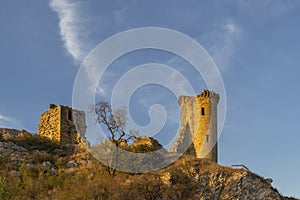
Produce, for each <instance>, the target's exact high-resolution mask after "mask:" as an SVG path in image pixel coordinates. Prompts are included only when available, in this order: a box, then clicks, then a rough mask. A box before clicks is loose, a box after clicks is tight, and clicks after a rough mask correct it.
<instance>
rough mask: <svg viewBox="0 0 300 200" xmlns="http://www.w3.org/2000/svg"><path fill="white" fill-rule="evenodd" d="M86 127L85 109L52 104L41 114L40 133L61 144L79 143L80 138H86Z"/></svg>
mask: <svg viewBox="0 0 300 200" xmlns="http://www.w3.org/2000/svg"><path fill="white" fill-rule="evenodd" d="M74 118H76V120H74ZM75 123H76V126H75ZM76 127H77V129H76ZM86 128H87V127H86V123H85V113H84V111H78V110H75V109H72V108H70V107H67V106H62V105H54V104H50V108H49V110H47V111H46V112H44V113H43V114H42V115H41V116H40V123H39V126H38V134H39V135H40V136H44V137H47V138H49V139H51V140H53V141H56V142H58V143H60V144H79V143H80V141H81V140H80V138H85V132H86Z"/></svg>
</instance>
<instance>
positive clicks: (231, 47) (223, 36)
mask: <svg viewBox="0 0 300 200" xmlns="http://www.w3.org/2000/svg"><path fill="white" fill-rule="evenodd" d="M241 38H242V29H241V27H240V26H238V25H237V24H236V23H234V22H233V21H231V20H228V21H226V22H225V23H222V24H219V25H217V26H216V27H215V29H214V30H213V31H212V32H210V33H208V34H206V35H204V36H203V37H199V38H196V40H198V41H200V42H201V41H203V43H206V44H207V45H206V48H207V49H206V50H207V51H208V53H209V54H210V55H211V56H212V58H213V60H214V62H215V63H216V64H217V66H218V68H219V69H220V70H226V69H228V68H229V67H230V62H231V59H232V58H233V57H234V54H235V53H236V51H237V48H238V45H239V43H240V41H241Z"/></svg>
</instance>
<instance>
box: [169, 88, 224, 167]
mask: <svg viewBox="0 0 300 200" xmlns="http://www.w3.org/2000/svg"><path fill="white" fill-rule="evenodd" d="M178 102H179V105H180V120H181V126H180V129H179V133H178V138H177V140H176V141H175V143H174V146H173V147H172V148H171V151H173V152H178V153H184V152H185V151H186V150H187V153H188V154H192V155H195V156H196V157H197V158H208V159H210V160H212V161H214V162H218V145H217V139H218V133H217V129H218V128H217V104H218V102H219V95H218V94H216V93H214V92H212V91H209V90H203V91H202V93H201V94H200V95H197V96H195V97H191V96H180V97H179V99H178Z"/></svg>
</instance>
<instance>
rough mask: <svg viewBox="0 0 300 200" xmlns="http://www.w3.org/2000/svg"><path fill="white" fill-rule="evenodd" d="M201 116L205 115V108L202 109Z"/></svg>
mask: <svg viewBox="0 0 300 200" xmlns="http://www.w3.org/2000/svg"><path fill="white" fill-rule="evenodd" d="M201 115H205V110H204V107H202V108H201Z"/></svg>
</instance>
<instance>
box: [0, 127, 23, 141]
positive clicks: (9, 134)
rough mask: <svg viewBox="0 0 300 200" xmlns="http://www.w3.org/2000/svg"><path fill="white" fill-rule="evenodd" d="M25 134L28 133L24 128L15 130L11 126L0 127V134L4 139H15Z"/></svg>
mask: <svg viewBox="0 0 300 200" xmlns="http://www.w3.org/2000/svg"><path fill="white" fill-rule="evenodd" d="M25 134H29V132H28V131H26V130H16V129H11V128H0V135H2V138H3V139H4V140H9V139H15V138H18V137H22V136H23V135H25Z"/></svg>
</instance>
